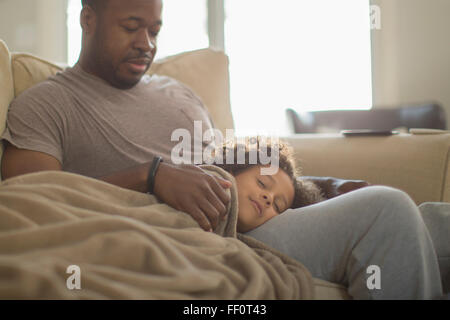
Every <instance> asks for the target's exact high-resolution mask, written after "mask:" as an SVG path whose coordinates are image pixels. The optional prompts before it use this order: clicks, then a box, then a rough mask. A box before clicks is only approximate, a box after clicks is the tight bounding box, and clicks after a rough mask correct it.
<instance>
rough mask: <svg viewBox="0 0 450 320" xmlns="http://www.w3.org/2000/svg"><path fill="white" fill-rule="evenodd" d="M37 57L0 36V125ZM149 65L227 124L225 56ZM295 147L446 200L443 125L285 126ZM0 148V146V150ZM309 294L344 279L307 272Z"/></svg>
mask: <svg viewBox="0 0 450 320" xmlns="http://www.w3.org/2000/svg"><path fill="white" fill-rule="evenodd" d="M63 68H64V66H63V65H58V64H55V63H52V62H49V61H46V60H44V59H41V58H39V57H36V56H33V55H30V54H26V53H14V52H10V51H9V50H8V48H7V46H6V44H5V43H4V42H2V41H0V131H1V132H3V130H4V129H5V121H6V116H7V111H8V106H9V104H10V102H11V101H12V99H13V98H14V97H16V96H18V95H19V94H20V93H22V92H23V91H24V90H26V89H27V88H29V87H30V86H32V85H34V84H36V83H38V82H40V81H42V80H44V79H46V78H47V77H49V76H50V75H52V74H55V73H56V72H58V71H60V70H62V69H63ZM149 73H156V74H162V75H168V76H171V77H173V78H175V79H177V80H179V81H181V82H183V83H185V84H186V85H188V86H189V87H190V88H191V89H192V90H193V91H194V92H195V93H196V94H197V95H198V96H200V97H201V99H202V100H203V101H204V103H205V105H206V106H207V108H208V110H209V112H210V114H211V116H212V119H213V121H214V124H215V126H216V127H217V128H218V129H220V130H222V131H223V132H224V130H225V129H227V128H233V127H234V125H233V117H232V114H231V107H230V96H229V91H230V90H229V74H228V58H227V56H226V55H225V54H224V53H222V52H216V51H213V50H211V49H203V50H197V51H192V52H185V53H181V54H178V55H175V56H172V57H168V58H165V59H163V60H159V61H155V62H154V63H153V65H152V67H151V69H150V70H149ZM282 139H283V140H285V141H287V142H289V143H290V144H291V145H292V146H293V148H294V151H295V154H296V159H297V160H298V161H299V164H300V166H301V168H302V171H303V174H305V175H309V176H330V177H337V178H342V179H356V180H366V181H368V182H369V183H370V184H373V185H387V186H392V187H395V188H399V189H401V190H403V191H405V192H407V193H408V194H409V195H410V196H411V197H412V199H413V200H414V201H415V202H416V203H417V204H420V203H423V202H434V201H445V202H450V172H449V170H448V166H449V154H448V153H449V146H450V133H449V132H447V131H440V130H421V129H420V128H419V129H414V130H411V132H410V133H408V134H399V135H393V136H388V137H344V136H342V135H340V134H293V135H291V136H286V137H282ZM1 153H2V150H0V157H1ZM314 290H315V294H314V299H318V300H322V299H337V300H340V299H349V298H350V297H349V296H348V295H347V293H346V289H345V287H343V286H341V285H338V284H334V283H330V282H327V281H323V280H320V279H314Z"/></svg>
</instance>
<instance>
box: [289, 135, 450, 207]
mask: <svg viewBox="0 0 450 320" xmlns="http://www.w3.org/2000/svg"><path fill="white" fill-rule="evenodd" d="M439 133H440V134H399V135H393V136H388V137H344V136H343V135H341V134H299V135H293V136H289V137H284V138H282V139H283V140H285V141H287V142H289V143H290V144H291V145H292V147H293V148H294V151H295V155H296V158H297V159H298V161H299V164H300V166H301V168H302V169H303V170H302V171H303V174H304V175H309V176H331V177H336V178H342V179H352V180H353V179H356V180H366V181H368V182H369V183H371V184H373V185H386V186H391V187H395V188H398V189H401V190H403V191H405V192H406V193H408V194H409V195H410V196H411V197H412V199H413V200H414V201H415V202H416V203H417V204H420V203H423V202H427V201H444V202H450V173H448V170H447V168H448V165H449V159H448V154H449V146H450V133H448V132H446V131H443V132H439Z"/></svg>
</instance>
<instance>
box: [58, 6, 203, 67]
mask: <svg viewBox="0 0 450 320" xmlns="http://www.w3.org/2000/svg"><path fill="white" fill-rule="evenodd" d="M206 1H207V0H189V1H186V0H164V1H163V3H164V8H163V28H162V29H161V33H160V35H159V39H158V53H157V56H156V58H162V57H165V56H168V55H172V54H177V53H180V52H183V51H189V50H195V49H200V48H207V47H208V46H209V41H208V30H207V25H208V17H207V11H208V9H207V4H206ZM80 12H81V0H69V4H68V7H67V16H68V18H67V29H68V35H69V36H68V39H69V41H68V50H67V51H68V58H67V59H68V63H69V65H74V64H75V63H76V62H77V60H78V56H79V54H80V49H81V26H80Z"/></svg>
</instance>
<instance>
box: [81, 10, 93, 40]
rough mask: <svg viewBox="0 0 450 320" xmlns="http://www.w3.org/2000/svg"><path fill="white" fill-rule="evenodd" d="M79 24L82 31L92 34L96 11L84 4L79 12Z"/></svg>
mask: <svg viewBox="0 0 450 320" xmlns="http://www.w3.org/2000/svg"><path fill="white" fill-rule="evenodd" d="M80 25H81V28H82V29H83V33H84V34H87V35H92V34H94V32H95V29H96V27H97V13H96V12H95V11H94V10H93V9H92V7H91V6H84V7H83V9H82V10H81V14H80Z"/></svg>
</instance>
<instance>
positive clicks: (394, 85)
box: [372, 0, 450, 123]
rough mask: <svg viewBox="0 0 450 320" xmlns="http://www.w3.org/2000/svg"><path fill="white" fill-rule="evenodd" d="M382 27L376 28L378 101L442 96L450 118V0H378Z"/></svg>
mask: <svg viewBox="0 0 450 320" xmlns="http://www.w3.org/2000/svg"><path fill="white" fill-rule="evenodd" d="M372 2H373V4H377V5H379V6H380V7H381V14H382V26H381V30H374V31H372V36H373V75H374V83H373V87H374V104H375V105H376V106H391V105H392V106H395V105H398V104H408V103H415V102H421V101H431V100H433V101H437V102H439V103H441V105H442V106H443V107H444V108H445V109H446V112H447V117H448V121H449V123H450V40H449V39H450V1H449V0H373V1H372Z"/></svg>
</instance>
